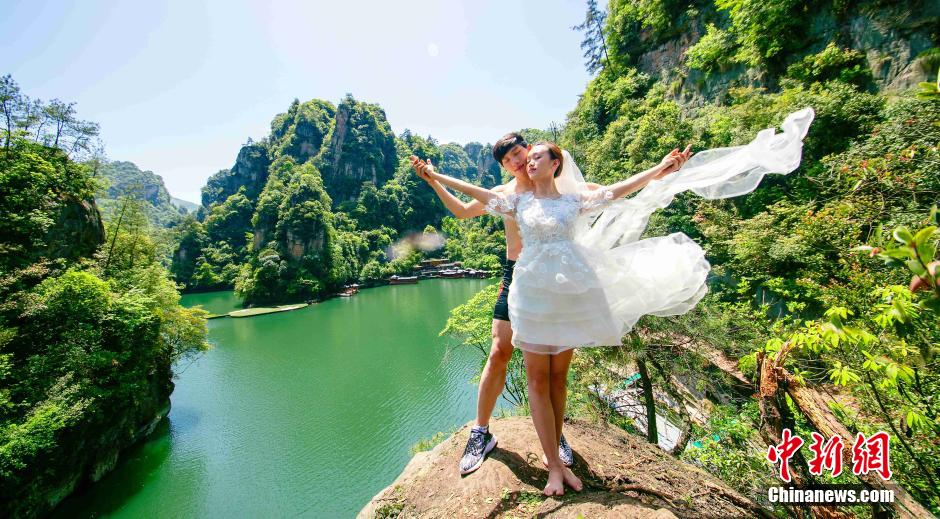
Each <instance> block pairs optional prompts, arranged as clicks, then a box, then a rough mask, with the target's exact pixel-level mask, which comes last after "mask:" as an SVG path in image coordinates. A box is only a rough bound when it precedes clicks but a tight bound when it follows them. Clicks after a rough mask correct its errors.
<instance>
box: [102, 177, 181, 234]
mask: <svg viewBox="0 0 940 519" xmlns="http://www.w3.org/2000/svg"><path fill="white" fill-rule="evenodd" d="M98 175H100V176H101V177H102V178H104V179H106V180H107V190H106V191H104V192H103V193H100V194H99V195H98V196H97V197H96V201H97V203H98V206H99V207H100V208H101V212H102V213H103V216H104V217H105V219H111V218H113V217H114V213H115V211H116V210H118V211H119V206H120V203H119V201H118V198H120V197H122V196H129V197H133V198H136V199H139V200H142V201H143V202H146V203H145V204H144V206H143V207H144V211H145V212H146V213H147V217H148V218H149V219H150V221H151V222H152V223H154V224H155V225H158V226H161V227H168V226H170V225H173V224H176V223H178V222H179V221H180V220H181V219H182V216H183V215H184V214H186V212H187V211H185V210H181V209H179V208H178V207H177V206H176V205H175V204H174V202H173V198H172V197H171V196H170V193H168V192H167V190H166V186H165V185H164V183H163V178H162V177H160V176H159V175H157V174H155V173H154V172H152V171H141V170H140V168H138V167H137V165H136V164H134V163H133V162H127V161H112V162H105V163H103V164H101V165H100V166H99V168H98Z"/></svg>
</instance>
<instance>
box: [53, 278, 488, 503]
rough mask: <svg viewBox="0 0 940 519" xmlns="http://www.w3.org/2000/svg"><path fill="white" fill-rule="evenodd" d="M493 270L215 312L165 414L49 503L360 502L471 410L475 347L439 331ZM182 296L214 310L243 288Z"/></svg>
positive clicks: (230, 303)
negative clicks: (105, 469)
mask: <svg viewBox="0 0 940 519" xmlns="http://www.w3.org/2000/svg"><path fill="white" fill-rule="evenodd" d="M492 282H493V281H492V280H475V279H452V280H443V279H442V280H427V281H422V282H421V283H419V284H418V285H400V286H389V287H381V288H373V289H368V290H363V291H361V292H360V293H359V294H358V295H356V296H354V297H352V298H337V299H331V300H329V301H326V302H324V303H321V304H318V305H311V306H309V307H307V308H304V309H301V310H296V311H292V312H283V313H278V314H271V315H263V316H257V317H250V318H243V319H233V318H221V319H213V320H211V321H209V339H210V342H211V343H212V345H213V348H212V349H211V350H210V351H209V352H208V353H206V354H204V355H201V356H200V357H199V358H197V359H196V360H195V361H188V362H186V363H185V364H184V365H180V366H178V371H179V372H180V376H179V378H178V379H177V380H176V390H175V391H174V393H173V395H172V403H173V407H172V410H171V412H170V415H169V417H168V419H167V420H164V421H163V422H162V423H161V424H160V426H159V427H158V428H157V430H156V431H155V432H154V434H153V435H152V436H151V437H150V439H148V440H147V441H146V442H144V443H142V444H140V445H138V446H136V447H134V448H132V449H131V450H130V451H129V452H128V453H127V454H126V455H124V456H122V458H121V461H120V462H119V465H118V467H117V468H116V469H115V470H114V471H113V472H112V473H110V474H109V475H108V476H106V477H105V478H104V479H103V480H102V481H100V482H99V483H97V484H95V485H93V486H92V487H91V488H89V489H88V490H87V491H85V492H84V493H82V494H81V495H78V496H74V497H72V498H70V499H69V500H67V501H66V502H64V503H63V504H62V505H61V506H60V507H59V508H58V509H57V511H56V515H58V516H62V517H66V516H68V517H75V516H79V517H104V516H109V517H110V516H113V517H154V516H161V517H233V516H238V517H246V516H253V517H260V516H267V517H270V516H281V517H284V516H286V517H297V516H305V517H324V516H328V517H351V516H354V515H355V514H356V513H357V512H358V511H359V509H360V508H361V507H362V506H363V505H364V504H365V503H366V502H368V500H369V499H370V498H371V497H372V496H373V495H374V494H375V493H377V492H378V491H379V490H381V489H382V488H384V487H385V486H387V485H388V484H389V483H391V482H392V480H394V478H395V477H396V476H397V475H398V473H399V472H400V471H401V469H402V468H404V466H405V464H407V462H408V460H409V458H410V453H409V448H410V447H411V446H412V445H413V444H414V443H415V442H417V441H419V440H421V439H424V438H429V437H430V436H432V435H433V434H434V433H436V432H438V431H450V430H452V429H453V428H455V427H458V426H460V425H463V424H464V423H466V422H467V421H469V420H471V419H472V418H473V415H474V409H475V405H476V386H475V385H474V384H473V383H472V382H471V380H472V378H473V377H474V375H475V374H476V373H477V372H478V370H479V367H480V361H481V359H480V354H479V353H478V352H476V351H471V350H469V349H459V348H458V349H451V348H449V346H453V345H454V342H455V341H454V340H452V339H447V338H443V337H439V336H438V332H439V331H440V330H441V329H442V328H443V326H444V323H445V321H446V319H447V316H448V314H449V312H450V310H451V309H452V308H453V307H455V306H457V305H459V304H461V303H463V302H465V301H466V300H467V299H469V298H470V296H472V295H473V294H474V293H476V292H477V291H478V290H480V289H481V288H483V287H484V286H485V285H486V284H488V283H492ZM183 304H184V305H186V306H195V305H202V306H203V307H204V308H206V310H208V311H210V312H212V313H222V312H226V311H229V310H232V309H235V308H237V299H236V298H235V296H234V294H232V293H231V292H215V293H208V294H193V295H188V296H185V297H184V298H183ZM448 350H449V351H448Z"/></svg>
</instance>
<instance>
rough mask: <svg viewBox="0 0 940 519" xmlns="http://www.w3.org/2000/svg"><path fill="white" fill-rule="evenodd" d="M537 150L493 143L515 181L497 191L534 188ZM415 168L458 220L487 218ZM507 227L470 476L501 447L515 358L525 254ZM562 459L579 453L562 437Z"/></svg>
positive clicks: (475, 204) (417, 163)
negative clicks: (519, 274)
mask: <svg viewBox="0 0 940 519" xmlns="http://www.w3.org/2000/svg"><path fill="white" fill-rule="evenodd" d="M530 148H531V146H530V145H529V143H527V142H526V140H525V138H524V137H522V135H520V134H518V133H508V134H506V135H504V136H503V137H502V138H501V139H499V140H498V141H496V144H494V145H493V158H494V159H496V162H498V163H499V164H500V165H501V166H502V167H503V168H505V169H506V171H508V172H509V173H510V174H511V175H512V176H513V179H512V180H510V181H509V182H508V183H506V184H503V185H501V186H496V187H495V188H493V190H494V191H498V192H500V193H504V194H509V193H523V192H525V191H532V190H533V189H534V187H533V184H532V181H531V180H529V176H528V174H527V173H526V156H527V154H528V152H529V149H530ZM411 161H412V166H414V168H415V171H417V172H418V175H419V176H420V177H421V178H423V179H424V180H425V181H426V182H428V184H429V185H430V186H431V188H432V189H434V192H435V193H437V196H438V198H440V199H441V202H443V203H444V206H445V207H447V209H448V210H449V211H450V212H451V213H453V214H454V216H456V217H457V218H460V219H463V218H474V217H477V216H480V215H482V214H483V213H484V212H485V210H484V206H483V204H482V203H480V202H479V201H477V200H473V201H470V202H464V201H462V200H461V199H459V198H457V197H456V196H454V195H453V194H452V193H451V192H450V191H448V190H447V189H446V188H445V187H444V186H442V185H441V184H440V183H439V182H437V181H436V180H432V179H430V178H429V177H428V176H427V175H426V174H424V168H425V167H426V165H425V164H424V162H423V161H422V160H420V159H418V158H417V157H414V156H413V157H411ZM588 187H589V188H590V189H596V188H597V187H599V186H598V185H597V184H588ZM503 224H504V226H505V229H506V264H505V266H504V268H503V279H502V282H501V283H500V289H499V296H498V297H497V298H496V306H495V308H494V309H493V326H492V337H493V341H492V345H491V347H490V355H489V358H488V359H487V360H486V365H485V366H484V367H483V373H482V374H481V375H480V387H479V390H478V392H477V416H476V423H475V425H474V427H473V428H472V429H471V430H470V439H469V440H468V441H467V446H466V448H465V449H464V454H463V457H462V458H461V459H460V473H461V474H469V473H470V472H473V471H475V470H476V469H478V468H480V465H482V464H483V460H484V459H485V458H486V455H487V454H489V452H490V451H491V450H493V448H494V447H496V443H497V442H496V436H494V435H493V434H492V433H491V432H490V431H489V422H490V416H491V415H492V414H493V408H495V407H496V401H497V399H499V395H500V394H501V393H502V392H503V387H504V386H505V384H506V367H507V366H508V364H509V359H510V358H511V357H512V350H513V346H512V342H511V340H512V326H511V324H510V322H509V307H508V304H507V297H508V295H509V284H510V283H512V269H513V265H515V263H516V259H517V258H518V257H519V253H520V252H522V240H521V239H520V237H519V227H518V226H517V225H516V222H515V220H513V219H511V218H503ZM552 382H553V384H556V387H564V385H563V384H564V383H565V382H566V381H557V383H556V381H552ZM558 456H559V457H560V458H561V460H562V462H563V463H564V464H565V465H566V466H571V465H572V464H573V463H574V455H573V454H572V452H571V447H570V446H569V445H568V442H567V440H565V436H564V435H561V438H560V441H559V445H558Z"/></svg>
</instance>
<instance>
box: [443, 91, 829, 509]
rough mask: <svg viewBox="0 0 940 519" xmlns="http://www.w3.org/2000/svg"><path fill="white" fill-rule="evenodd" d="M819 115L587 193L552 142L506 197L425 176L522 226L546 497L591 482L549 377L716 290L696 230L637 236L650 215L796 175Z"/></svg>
mask: <svg viewBox="0 0 940 519" xmlns="http://www.w3.org/2000/svg"><path fill="white" fill-rule="evenodd" d="M813 116H814V113H813V111H812V109H811V108H806V109H804V110H800V111H798V112H794V113H792V114H790V115H789V116H788V117H787V118H786V120H785V121H784V123H783V129H784V132H783V133H780V134H776V133H775V132H774V130H773V129H772V128H769V129H767V130H763V131H762V132H760V133H759V134H758V136H757V137H756V138H755V139H754V140H753V141H752V142H751V143H750V144H748V145H746V146H738V147H734V148H721V149H715V150H707V151H704V152H701V153H699V154H697V155H696V156H695V157H693V158H692V159H690V160H689V161H688V162H687V163H686V159H688V158H689V156H690V153H689V152H688V148H687V149H686V151H685V152H678V150H674V151H673V152H671V153H670V154H669V155H667V156H666V157H665V158H664V159H663V160H662V162H661V163H660V164H659V165H658V166H656V167H654V168H651V169H649V170H647V171H644V172H642V173H638V174H636V175H633V176H632V177H630V178H628V179H626V180H622V181H620V182H617V183H615V184H612V185H610V186H606V187H602V188H601V189H598V190H590V189H587V187H586V184H584V179H583V177H581V174H580V171H578V169H577V166H576V165H575V164H574V161H573V160H572V159H571V156H570V155H569V154H568V153H567V152H562V151H561V150H560V149H559V148H558V147H557V146H556V145H555V144H553V143H545V142H543V143H539V144H536V145H535V146H533V147H532V148H531V150H530V151H529V155H528V164H527V172H528V174H529V177H530V179H531V180H532V181H533V183H534V185H535V189H534V191H530V192H523V193H521V194H509V195H503V194H501V193H497V192H493V191H491V190H488V189H484V188H481V187H479V186H475V185H472V184H469V183H466V182H463V181H461V180H458V179H454V178H451V177H448V176H446V175H441V174H439V173H436V172H434V171H433V170H432V169H430V168H428V169H427V170H426V171H425V173H426V174H428V175H430V176H432V177H433V178H435V179H436V180H438V181H439V182H441V183H442V184H444V185H446V186H449V187H452V188H454V189H456V190H458V191H461V192H463V193H465V194H467V195H470V196H472V197H474V198H476V199H477V200H480V201H481V202H484V203H486V204H487V209H488V210H489V211H491V212H493V213H496V214H500V215H506V216H509V217H512V218H515V219H516V221H517V223H518V224H519V230H520V234H521V237H522V243H523V248H522V254H521V255H520V256H519V259H518V261H517V262H516V265H515V272H514V275H513V281H512V285H511V287H510V290H509V301H508V303H509V317H510V322H511V323H512V329H513V338H512V343H513V345H514V346H516V347H518V348H520V349H521V350H523V355H524V359H525V365H526V376H527V381H528V385H529V406H530V411H531V413H532V420H533V422H534V424H535V428H536V431H537V432H538V436H539V441H540V443H541V444H542V449H543V451H544V452H545V461H546V464H547V465H548V468H549V479H548V484H547V485H546V487H545V489H544V493H545V494H546V495H560V494H563V493H564V484H567V485H568V486H570V487H572V488H574V489H575V490H580V489H581V487H582V485H581V482H580V480H578V478H577V477H576V476H575V475H574V474H573V473H572V472H571V471H570V470H569V469H567V468H565V467H564V465H562V463H561V460H560V459H559V458H558V430H559V429H560V426H561V421H562V420H563V419H564V408H565V399H566V398H565V394H566V388H565V387H563V386H562V387H553V385H552V384H550V383H549V381H551V380H559V379H560V380H564V379H565V377H564V374H566V373H567V371H568V367H569V364H570V360H571V353H572V351H573V348H577V347H585V346H610V345H620V344H621V337H622V336H623V334H624V333H626V332H628V331H630V330H631V329H632V328H633V326H634V325H635V324H636V322H637V320H638V319H639V318H640V317H641V316H643V315H647V314H649V315H658V316H666V315H678V314H682V313H685V312H688V311H689V310H690V309H692V308H693V307H694V306H695V305H696V304H697V303H698V301H699V300H700V299H701V298H702V297H703V296H704V295H705V293H706V292H707V285H706V277H707V275H708V272H709V268H710V265H709V263H708V261H707V260H706V259H705V254H704V251H703V250H702V249H701V247H699V245H698V244H697V243H695V242H694V241H692V240H691V239H690V238H689V237H688V236H686V235H684V234H682V233H673V234H670V235H668V236H662V237H654V238H647V239H644V240H638V238H639V236H640V234H641V233H642V232H643V230H644V229H645V227H646V223H647V222H648V220H649V216H650V214H652V212H653V211H655V210H656V209H658V208H662V207H665V206H667V205H669V203H671V201H672V199H673V197H674V196H675V194H677V193H679V192H681V191H686V190H691V191H693V192H695V193H696V194H698V195H700V196H703V197H706V198H726V197H730V196H738V195H741V194H744V193H747V192H750V191H752V190H753V189H754V188H756V187H757V184H758V183H759V182H760V180H761V179H762V178H763V177H764V175H766V174H768V173H789V172H791V171H793V170H795V169H796V168H797V166H799V163H800V158H801V156H802V139H803V137H804V136H805V135H806V131H807V130H808V127H809V124H810V123H811V122H812V119H813ZM680 168H681V169H680ZM675 170H679V171H678V172H676V173H672V171H675ZM638 190H639V191H640V192H639V193H638V194H637V196H635V197H632V198H630V199H622V197H624V196H625V195H627V194H630V193H633V192H635V191H638ZM553 375H554V376H553ZM558 375H562V376H558Z"/></svg>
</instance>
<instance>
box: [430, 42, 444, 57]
mask: <svg viewBox="0 0 940 519" xmlns="http://www.w3.org/2000/svg"><path fill="white" fill-rule="evenodd" d="M440 52H441V51H440V49H438V48H437V44H436V43H428V55H429V56H431V57H432V58H436V57H437V55H438V54H440Z"/></svg>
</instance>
